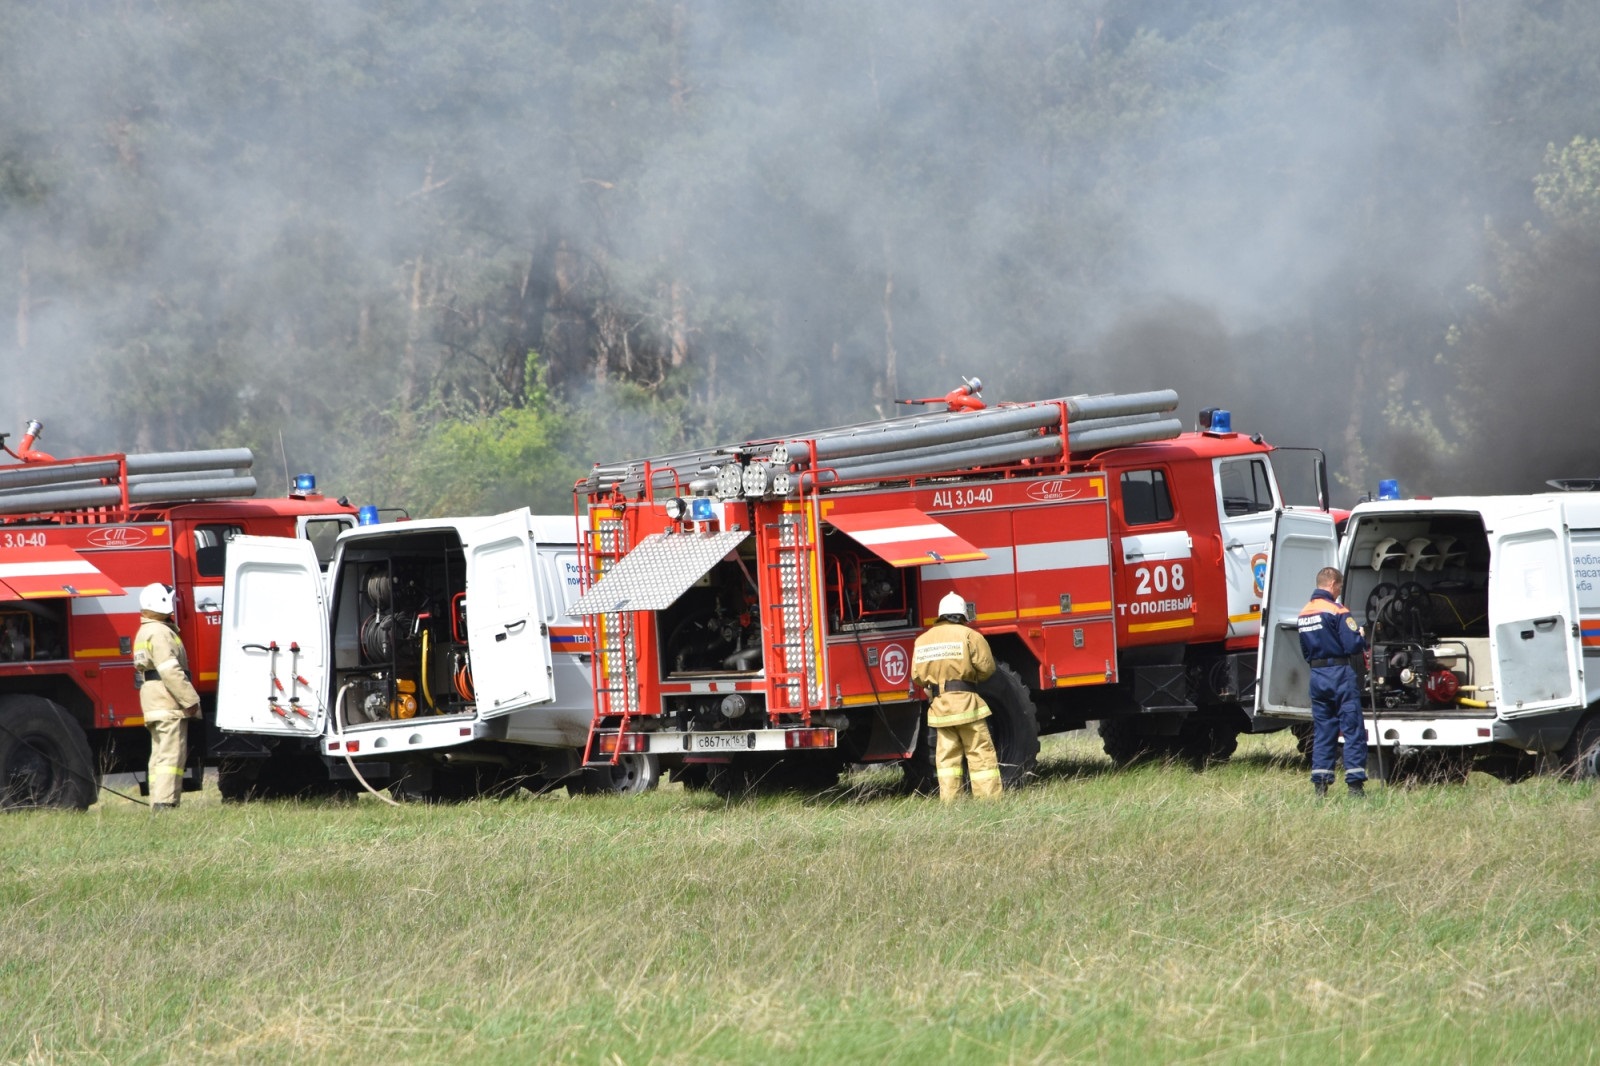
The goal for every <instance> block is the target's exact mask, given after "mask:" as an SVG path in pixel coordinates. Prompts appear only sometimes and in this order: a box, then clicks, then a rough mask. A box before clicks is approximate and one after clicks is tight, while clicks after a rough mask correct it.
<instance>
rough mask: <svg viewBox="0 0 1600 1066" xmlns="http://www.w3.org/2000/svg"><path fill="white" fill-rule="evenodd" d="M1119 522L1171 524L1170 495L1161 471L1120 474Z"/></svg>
mask: <svg viewBox="0 0 1600 1066" xmlns="http://www.w3.org/2000/svg"><path fill="white" fill-rule="evenodd" d="M1122 520H1123V522H1125V523H1126V524H1128V525H1130V526H1148V525H1154V524H1155V523H1157V522H1170V521H1172V494H1171V493H1170V492H1168V491H1167V475H1166V474H1165V472H1163V471H1161V470H1125V471H1123V474H1122Z"/></svg>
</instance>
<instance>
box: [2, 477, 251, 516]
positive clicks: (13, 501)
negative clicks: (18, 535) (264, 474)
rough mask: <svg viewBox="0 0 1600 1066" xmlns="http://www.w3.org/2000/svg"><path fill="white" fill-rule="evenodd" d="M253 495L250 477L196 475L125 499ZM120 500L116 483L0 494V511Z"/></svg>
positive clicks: (132, 491) (131, 490) (134, 489)
mask: <svg viewBox="0 0 1600 1066" xmlns="http://www.w3.org/2000/svg"><path fill="white" fill-rule="evenodd" d="M255 494H256V479H255V478H253V477H223V478H197V479H192V480H189V481H161V482H155V483H149V484H143V485H130V486H129V487H128V502H129V503H130V504H142V503H180V502H182V501H184V500H216V499H231V498H234V497H240V496H254V495H255ZM121 503H122V490H121V489H120V488H119V487H118V486H116V485H99V486H96V487H94V488H76V489H62V488H54V489H41V490H39V491H37V492H27V493H20V492H19V493H16V494H14V495H7V496H0V514H36V513H40V512H44V511H69V510H75V509H77V508H80V507H116V506H119V505H120V504H121Z"/></svg>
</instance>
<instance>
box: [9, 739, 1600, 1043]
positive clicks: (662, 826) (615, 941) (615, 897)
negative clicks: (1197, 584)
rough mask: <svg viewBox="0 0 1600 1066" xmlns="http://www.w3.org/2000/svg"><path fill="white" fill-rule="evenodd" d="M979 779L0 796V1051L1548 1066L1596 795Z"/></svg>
mask: <svg viewBox="0 0 1600 1066" xmlns="http://www.w3.org/2000/svg"><path fill="white" fill-rule="evenodd" d="M1091 744H1092V742H1089V741H1082V740H1077V739H1070V740H1060V739H1058V740H1054V741H1051V742H1048V743H1047V745H1046V751H1045V760H1044V763H1043V765H1042V774H1041V780H1040V781H1039V782H1038V783H1037V784H1035V785H1034V786H1032V787H1030V788H1028V789H1027V790H1024V791H1022V792H1019V793H1016V794H1012V795H1008V796H1007V797H1006V798H1005V799H1004V800H1003V801H1002V802H1001V803H999V804H996V805H992V806H980V805H976V804H971V803H967V804H961V805H957V806H955V807H951V808H945V807H941V806H940V805H939V804H937V803H936V802H933V801H930V800H926V799H917V798H909V797H900V796H896V795H893V794H892V792H891V790H890V789H889V788H888V787H887V785H888V782H889V781H890V780H891V779H892V775H891V774H877V775H872V774H868V775H862V776H860V777H858V778H855V779H853V780H851V781H849V782H847V784H846V786H845V787H843V788H841V789H840V790H838V791H837V792H834V793H831V794H829V795H827V796H824V797H820V798H811V799H801V798H794V797H788V798H770V799H761V800H755V801H749V802H745V803H738V804H733V805H727V804H724V803H722V802H721V801H719V800H716V799H715V798H713V797H711V796H709V795H702V794H687V793H684V792H682V791H681V790H679V789H677V788H668V789H664V790H662V791H661V792H658V793H656V794H654V795H650V796H646V797H640V798H636V799H615V798H597V799H579V800H571V799H565V798H559V797H540V798H535V797H526V798H520V799H513V800H507V801H481V802H476V803H471V804H465V805H462V806H458V807H447V808H432V809H429V808H423V807H407V808H403V809H398V810H397V809H394V808H390V807H387V806H383V805H381V804H378V803H376V802H374V801H371V800H370V799H369V800H364V801H362V802H358V803H354V804H343V805H338V804H333V805H302V804H257V805H249V806H228V807H224V806H223V805H222V804H221V803H220V802H218V800H217V798H216V797H215V795H214V794H212V793H209V792H208V793H205V794H202V795H200V796H198V797H196V796H191V797H189V798H188V799H187V800H186V801H185V803H184V806H183V808H182V810H181V811H179V812H178V813H177V814H175V815H171V816H162V817H156V818H153V817H151V816H150V815H149V814H148V812H146V811H145V810H144V809H143V808H139V807H135V806H134V805H132V804H129V803H125V802H123V801H121V800H116V799H109V798H108V799H107V800H106V801H105V802H103V803H101V804H100V805H98V806H97V807H95V808H93V809H92V810H91V811H90V812H89V813H88V814H86V815H69V814H58V813H30V814H21V815H13V816H10V817H6V818H4V819H0V834H3V836H0V841H3V843H0V856H3V859H4V862H3V872H0V915H3V917H0V1060H4V1061H20V1062H34V1061H37V1062H55V1061H105V1062H116V1063H139V1062H167V1061H182V1062H186V1063H188V1062H199V1061H220V1062H234V1061H238V1062H265V1061H275V1062H291V1061H305V1060H315V1061H322V1062H349V1063H360V1064H368V1063H386V1064H393V1063H413V1062H422V1063H434V1062H437V1063H462V1062H525V1061H558V1062H563V1061H573V1062H585V1063H587V1062H606V1063H611V1062H621V1063H642V1062H702V1061H726V1062H738V1061H743V1062H751V1061H763V1062H766V1061H778V1062H843V1061H847V1060H848V1061H856V1060H864V1061H869V1062H927V1061H932V1060H935V1059H937V1060H941V1061H943V1060H954V1061H966V1062H985V1063H987V1062H1072V1061H1083V1062H1130V1063H1131V1062H1148V1061H1173V1060H1185V1061H1226V1062H1241V1061H1242V1062H1280V1061H1288V1062H1300V1061H1305V1062H1312V1061H1315V1062H1318V1063H1327V1062H1354V1061H1358V1060H1362V1059H1370V1060H1373V1061H1382V1062H1386V1063H1387V1062H1485V1063H1488V1062H1541V1063H1555V1062H1574V1061H1587V1060H1589V1059H1592V1058H1594V1057H1596V1052H1595V1050H1594V1048H1595V1046H1596V1034H1597V1032H1600V975H1597V969H1600V962H1597V952H1596V942H1597V935H1596V934H1597V931H1600V930H1597V928H1596V914H1597V913H1600V887H1597V874H1600V834H1597V833H1596V832H1595V822H1596V806H1597V802H1596V792H1595V789H1594V787H1593V786H1592V785H1590V784H1573V783H1570V782H1562V781H1556V780H1550V779H1538V778H1536V779H1533V780H1530V781H1526V782H1523V783H1521V784H1518V785H1515V786H1503V785H1501V784H1499V783H1498V782H1495V781H1493V780H1491V779H1488V778H1483V777H1480V775H1476V774H1475V775H1473V776H1472V778H1471V780H1470V781H1469V783H1468V784H1467V785H1465V786H1454V787H1450V786H1440V787H1428V788H1418V789H1413V790H1400V789H1384V788H1382V787H1379V786H1374V787H1373V789H1372V791H1373V795H1372V797H1371V798H1370V799H1369V800H1368V802H1367V803H1366V804H1365V805H1356V804H1353V803H1351V802H1348V801H1346V800H1344V799H1343V798H1342V797H1339V798H1335V799H1331V800H1330V801H1328V802H1327V803H1325V804H1321V805H1318V804H1317V803H1316V802H1315V801H1314V800H1313V799H1312V797H1311V794H1310V787H1309V785H1308V784H1307V781H1306V775H1305V773H1304V771H1303V769H1301V768H1299V767H1297V766H1295V765H1293V763H1292V761H1291V760H1290V759H1288V758H1287V753H1288V751H1289V750H1290V746H1289V744H1288V742H1287V740H1286V739H1285V738H1283V737H1281V736H1278V737H1267V738H1256V739H1247V740H1246V741H1245V743H1244V744H1243V745H1242V747H1241V752H1240V756H1239V757H1238V758H1236V759H1235V761H1234V762H1233V763H1232V764H1230V765H1228V766H1225V767H1221V768H1217V769H1213V770H1210V771H1208V772H1206V773H1204V774H1195V773H1193V772H1191V771H1189V770H1187V769H1183V768H1179V767H1162V766H1150V767H1143V768H1140V769H1137V770H1133V771H1128V772H1122V773H1112V772H1110V769H1109V766H1108V765H1107V764H1106V763H1105V761H1104V760H1103V759H1102V758H1101V757H1100V756H1099V754H1098V752H1097V750H1096V749H1094V748H1093V747H1092V746H1091Z"/></svg>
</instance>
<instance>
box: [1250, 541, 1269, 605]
mask: <svg viewBox="0 0 1600 1066" xmlns="http://www.w3.org/2000/svg"><path fill="white" fill-rule="evenodd" d="M1250 573H1251V575H1252V576H1254V578H1255V581H1256V595H1257V596H1259V595H1261V594H1262V593H1263V592H1265V591H1266V588H1267V553H1266V552H1256V554H1254V555H1252V556H1251V557H1250Z"/></svg>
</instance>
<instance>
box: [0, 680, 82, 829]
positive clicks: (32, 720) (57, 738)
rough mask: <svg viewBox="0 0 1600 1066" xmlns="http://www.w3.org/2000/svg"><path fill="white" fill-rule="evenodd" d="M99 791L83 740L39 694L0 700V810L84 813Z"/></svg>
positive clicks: (64, 715) (74, 725)
mask: <svg viewBox="0 0 1600 1066" xmlns="http://www.w3.org/2000/svg"><path fill="white" fill-rule="evenodd" d="M99 792H100V780H99V777H98V776H97V775H96V774H95V768H94V755H93V754H92V753H91V752H90V750H89V738H88V737H86V736H84V734H83V730H82V729H80V728H78V723H77V722H74V721H73V720H72V717H71V716H70V715H69V714H67V712H66V711H64V710H62V708H61V707H60V706H59V705H58V704H55V703H52V702H51V701H49V700H47V699H45V698H44V697H43V696H22V695H18V696H3V697H0V808H3V809H7V810H12V809H19V808H26V807H61V808H66V809H69V810H79V811H81V810H85V809H87V808H88V806H89V805H90V804H91V803H93V802H94V801H95V797H96V796H97V795H98V794H99Z"/></svg>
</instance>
